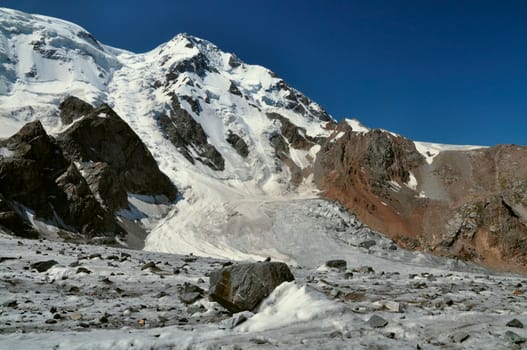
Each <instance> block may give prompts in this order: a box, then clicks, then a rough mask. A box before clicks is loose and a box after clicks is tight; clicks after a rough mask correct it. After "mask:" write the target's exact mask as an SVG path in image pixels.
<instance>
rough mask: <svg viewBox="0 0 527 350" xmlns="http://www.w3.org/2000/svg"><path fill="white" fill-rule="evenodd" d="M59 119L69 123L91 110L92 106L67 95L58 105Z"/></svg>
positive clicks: (65, 123)
mask: <svg viewBox="0 0 527 350" xmlns="http://www.w3.org/2000/svg"><path fill="white" fill-rule="evenodd" d="M59 109H60V119H61V120H62V123H63V124H64V125H69V124H71V123H72V122H73V121H74V120H76V119H79V118H80V117H81V116H83V115H87V114H89V113H91V112H92V111H93V109H94V108H93V106H92V105H91V104H89V103H87V102H84V101H83V100H81V99H79V98H77V97H75V96H68V97H67V98H66V99H65V100H64V101H63V102H62V103H61V104H60V105H59Z"/></svg>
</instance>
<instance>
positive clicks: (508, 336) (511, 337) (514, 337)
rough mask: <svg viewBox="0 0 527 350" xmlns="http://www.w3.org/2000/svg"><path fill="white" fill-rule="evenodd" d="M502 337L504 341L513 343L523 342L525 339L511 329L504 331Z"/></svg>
mask: <svg viewBox="0 0 527 350" xmlns="http://www.w3.org/2000/svg"><path fill="white" fill-rule="evenodd" d="M504 337H505V340H506V341H508V342H510V343H513V344H523V343H525V341H526V340H527V339H525V338H524V337H521V336H520V335H518V334H517V333H514V332H511V331H507V332H505V335H504Z"/></svg>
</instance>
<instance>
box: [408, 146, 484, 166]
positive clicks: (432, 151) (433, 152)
mask: <svg viewBox="0 0 527 350" xmlns="http://www.w3.org/2000/svg"><path fill="white" fill-rule="evenodd" d="M414 144H415V148H416V149H417V152H419V153H421V154H422V155H423V157H425V159H426V162H427V163H428V164H432V163H433V161H434V158H435V157H437V155H438V154H439V153H441V152H443V151H471V150H475V149H481V148H487V147H486V146H470V145H466V146H465V145H447V144H440V143H430V142H421V141H414Z"/></svg>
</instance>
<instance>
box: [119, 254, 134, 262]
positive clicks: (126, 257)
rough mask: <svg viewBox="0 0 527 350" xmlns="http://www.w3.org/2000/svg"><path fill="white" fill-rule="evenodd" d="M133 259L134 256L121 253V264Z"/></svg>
mask: <svg viewBox="0 0 527 350" xmlns="http://www.w3.org/2000/svg"><path fill="white" fill-rule="evenodd" d="M131 258H132V256H131V255H130V254H128V253H124V252H121V260H120V261H121V262H123V261H125V260H127V259H131Z"/></svg>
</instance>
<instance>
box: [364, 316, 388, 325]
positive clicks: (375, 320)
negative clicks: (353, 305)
mask: <svg viewBox="0 0 527 350" xmlns="http://www.w3.org/2000/svg"><path fill="white" fill-rule="evenodd" d="M366 323H368V325H369V326H370V327H373V328H382V327H386V325H387V324H388V321H386V320H385V319H384V318H382V317H381V316H378V315H373V316H372V317H370V319H369V320H368V322H366Z"/></svg>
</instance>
